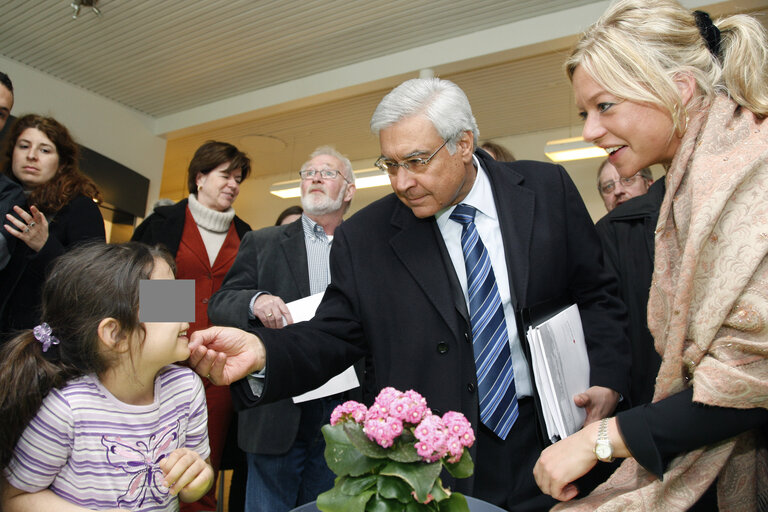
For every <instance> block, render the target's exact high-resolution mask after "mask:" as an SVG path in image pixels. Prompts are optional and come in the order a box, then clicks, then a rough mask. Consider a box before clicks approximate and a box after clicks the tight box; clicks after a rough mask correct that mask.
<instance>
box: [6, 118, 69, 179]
mask: <svg viewBox="0 0 768 512" xmlns="http://www.w3.org/2000/svg"><path fill="white" fill-rule="evenodd" d="M11 170H12V171H13V175H14V176H16V179H18V180H19V181H20V182H21V183H22V184H23V185H24V186H25V187H26V188H35V187H39V186H40V185H44V184H45V183H48V182H49V181H51V178H53V177H54V176H56V172H58V170H59V153H58V151H57V150H56V145H55V144H54V143H53V142H51V139H49V138H48V137H47V136H46V135H45V134H44V133H43V132H41V131H40V130H38V129H37V128H27V129H26V130H24V131H23V132H21V135H19V138H18V139H16V145H14V147H13V161H12V162H11Z"/></svg>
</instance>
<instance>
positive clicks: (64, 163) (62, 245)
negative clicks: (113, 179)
mask: <svg viewBox="0 0 768 512" xmlns="http://www.w3.org/2000/svg"><path fill="white" fill-rule="evenodd" d="M2 173H3V174H4V175H5V176H6V177H7V178H9V179H11V180H12V181H14V182H15V183H17V184H19V185H20V186H21V187H22V188H23V189H24V193H25V194H26V196H27V200H26V204H27V205H29V206H28V207H27V208H23V207H20V206H14V207H13V212H12V213H8V214H6V215H5V219H4V220H5V224H4V230H5V231H6V232H7V233H9V234H10V235H12V236H13V237H15V238H16V240H17V243H16V247H15V248H14V251H13V253H12V255H11V259H10V261H9V262H8V264H7V265H6V267H5V268H4V269H3V270H2V272H0V338H2V339H8V338H9V337H10V336H11V333H12V331H14V330H16V329H31V328H32V327H34V326H35V325H37V324H39V323H40V293H41V289H42V286H43V282H44V280H45V276H46V273H47V271H48V267H49V265H50V264H51V262H53V261H54V260H55V259H56V258H57V257H59V256H61V255H62V254H64V253H65V252H67V251H69V250H71V249H73V248H74V247H76V246H77V245H79V244H82V243H83V242H86V241H94V240H98V241H101V242H104V241H105V239H106V235H105V231H104V219H103V218H102V216H101V212H100V211H99V207H98V204H97V201H99V200H100V196H99V191H98V189H97V188H96V185H95V184H94V183H93V181H91V179H90V178H88V177H87V176H85V175H84V174H83V173H82V172H80V170H79V168H78V147H77V144H76V143H75V141H74V140H72V137H71V136H70V135H69V132H68V131H67V129H66V128H65V127H64V126H63V125H62V124H61V123H59V122H58V121H56V120H55V119H53V118H51V117H43V116H39V115H36V114H28V115H25V116H22V117H20V118H19V119H17V120H16V122H15V123H14V124H13V125H12V126H11V129H10V131H9V133H8V139H7V141H6V147H5V151H4V161H3V164H2Z"/></svg>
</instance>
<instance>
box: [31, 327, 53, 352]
mask: <svg viewBox="0 0 768 512" xmlns="http://www.w3.org/2000/svg"><path fill="white" fill-rule="evenodd" d="M52 332H53V329H51V326H50V325H48V324H47V323H45V322H43V323H41V324H40V325H38V326H36V327H35V328H34V329H32V334H34V335H35V339H36V340H37V341H39V342H40V343H42V344H43V352H47V351H48V349H49V348H51V345H58V344H59V338H57V337H56V336H52V335H51V333H52Z"/></svg>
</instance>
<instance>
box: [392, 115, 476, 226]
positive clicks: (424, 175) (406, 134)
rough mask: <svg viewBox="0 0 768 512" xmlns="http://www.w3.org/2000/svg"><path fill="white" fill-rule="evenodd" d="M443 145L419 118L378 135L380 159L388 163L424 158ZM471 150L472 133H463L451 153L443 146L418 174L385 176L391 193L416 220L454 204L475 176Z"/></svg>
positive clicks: (400, 171)
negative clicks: (454, 150)
mask: <svg viewBox="0 0 768 512" xmlns="http://www.w3.org/2000/svg"><path fill="white" fill-rule="evenodd" d="M443 142H445V141H444V140H443V139H442V137H440V134H438V133H437V130H436V129H435V127H434V126H433V125H432V121H430V120H429V119H427V118H426V117H423V116H419V115H417V116H411V117H406V118H405V119H402V120H400V121H398V122H397V123H395V124H393V125H390V126H388V127H387V128H384V129H382V130H381V131H380V132H379V144H380V145H381V156H382V157H383V158H384V159H386V160H389V161H392V162H402V161H404V160H407V159H409V158H413V157H418V158H427V157H428V156H429V155H431V154H432V153H433V152H434V151H435V149H436V148H438V147H439V146H440V145H441V144H442V143H443ZM472 149H473V137H472V132H464V133H463V134H462V136H461V138H460V139H459V141H458V142H457V143H456V152H455V153H454V154H450V153H449V152H448V149H447V148H446V147H444V148H442V149H440V151H438V152H437V153H436V154H435V155H434V157H432V160H431V161H430V162H429V165H427V166H426V168H424V169H422V170H419V171H418V172H412V171H410V170H407V169H403V168H402V167H397V169H396V170H395V171H394V172H393V173H392V174H390V175H389V181H390V183H391V185H392V190H394V191H395V194H396V195H397V197H398V198H400V201H402V202H403V204H405V205H406V206H407V207H408V208H410V209H411V211H412V212H413V214H414V215H415V216H416V217H419V218H426V217H430V216H432V215H434V214H436V213H437V212H439V211H440V210H442V209H444V208H447V207H449V206H451V205H454V204H457V203H458V202H460V201H461V200H462V199H464V198H465V197H466V196H467V194H468V193H469V191H470V190H471V189H472V184H473V183H474V182H475V176H477V171H476V170H475V167H474V165H473V163H472Z"/></svg>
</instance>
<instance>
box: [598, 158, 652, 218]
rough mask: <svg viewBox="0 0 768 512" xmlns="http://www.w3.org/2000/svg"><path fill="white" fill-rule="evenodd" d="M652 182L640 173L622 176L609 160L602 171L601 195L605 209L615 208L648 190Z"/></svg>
mask: <svg viewBox="0 0 768 512" xmlns="http://www.w3.org/2000/svg"><path fill="white" fill-rule="evenodd" d="M649 185H650V183H649V182H648V181H647V180H646V179H645V178H643V177H642V176H640V173H638V174H635V175H634V176H631V177H629V178H622V177H621V176H619V173H618V172H617V171H616V168H615V167H614V166H613V165H611V163H610V162H607V163H606V164H605V165H604V166H603V169H602V170H601V171H600V195H601V196H602V198H603V202H604V203H605V209H606V210H608V211H611V210H613V209H614V208H616V207H617V206H618V205H620V204H621V203H624V202H626V201H628V200H629V199H632V198H633V197H637V196H641V195H643V194H645V193H646V192H648V187H649Z"/></svg>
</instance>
